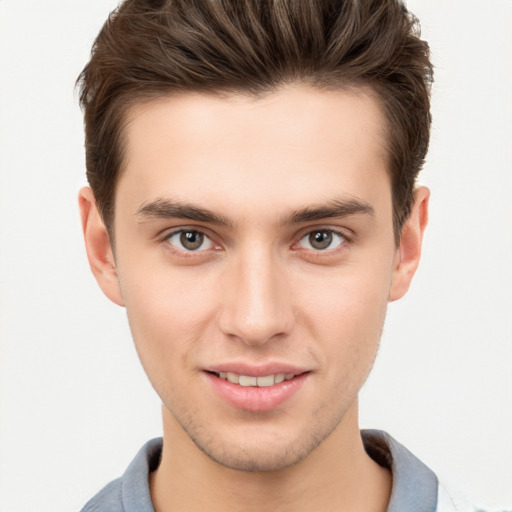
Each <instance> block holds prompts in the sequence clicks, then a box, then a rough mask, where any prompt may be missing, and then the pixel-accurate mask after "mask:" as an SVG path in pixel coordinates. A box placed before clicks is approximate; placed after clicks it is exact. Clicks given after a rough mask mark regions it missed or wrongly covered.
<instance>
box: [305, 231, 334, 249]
mask: <svg viewBox="0 0 512 512" xmlns="http://www.w3.org/2000/svg"><path fill="white" fill-rule="evenodd" d="M309 243H310V244H311V247H314V248H315V249H319V250H323V249H327V248H328V247H329V246H330V245H331V243H332V233H330V232H329V231H316V232H315V233H311V235H309Z"/></svg>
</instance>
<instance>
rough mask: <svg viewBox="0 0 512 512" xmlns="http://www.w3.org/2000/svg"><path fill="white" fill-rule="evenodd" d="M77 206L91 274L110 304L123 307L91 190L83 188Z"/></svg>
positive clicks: (110, 253) (104, 233)
mask: <svg viewBox="0 0 512 512" xmlns="http://www.w3.org/2000/svg"><path fill="white" fill-rule="evenodd" d="M78 204H79V207H80V216H81V218H82V230H83V233H84V240H85V248H86V251H87V258H88V260H89V265H90V267H91V270H92V273H93V274H94V277H95V278H96V281H97V282H98V284H99V285H100V288H101V289H102V291H103V293H104V294H105V295H106V296H107V297H108V298H109V299H110V300H111V301H112V302H114V303H116V304H118V305H119V306H124V300H123V296H122V293H121V288H120V286H119V279H118V276H117V270H116V263H115V259H114V253H113V251H112V247H111V245H110V238H109V235H108V231H107V228H106V227H105V224H104V222H103V219H102V217H101V215H100V212H99V210H98V207H97V205H96V199H95V198H94V194H93V191H92V190H91V188H89V187H84V188H82V189H81V190H80V192H79V194H78Z"/></svg>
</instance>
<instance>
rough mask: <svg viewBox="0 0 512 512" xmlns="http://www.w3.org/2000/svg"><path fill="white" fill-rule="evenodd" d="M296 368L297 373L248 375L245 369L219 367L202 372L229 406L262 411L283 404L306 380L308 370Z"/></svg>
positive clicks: (259, 372) (308, 373)
mask: <svg viewBox="0 0 512 512" xmlns="http://www.w3.org/2000/svg"><path fill="white" fill-rule="evenodd" d="M290 370H291V368H290ZM242 371H243V369H242ZM270 371H272V370H270ZM296 371H297V373H284V372H283V371H281V372H279V373H270V372H268V370H267V371H251V372H250V373H253V375H247V374H246V373H245V372H244V373H235V372H232V371H220V369H219V371H215V370H213V371H212V370H205V371H204V373H203V375H205V377H207V381H209V383H210V385H211V387H212V389H213V391H214V392H215V394H216V395H217V396H218V397H219V398H220V399H221V400H222V401H223V402H224V403H226V404H227V405H228V406H230V407H234V408H235V409H239V410H244V411H251V412H263V411H271V410H275V409H279V408H281V407H284V406H285V405H286V403H288V402H289V401H290V400H291V399H292V397H293V396H294V395H296V394H297V393H298V392H299V390H300V389H301V388H302V387H303V385H304V383H305V382H306V381H308V380H309V377H310V376H311V372H310V371H301V370H296ZM248 373H249V372H248ZM254 373H258V375H254Z"/></svg>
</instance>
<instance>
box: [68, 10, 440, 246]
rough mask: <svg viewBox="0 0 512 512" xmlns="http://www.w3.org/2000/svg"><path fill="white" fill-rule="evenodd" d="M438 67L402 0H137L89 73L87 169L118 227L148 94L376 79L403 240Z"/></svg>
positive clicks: (82, 83) (109, 31) (111, 28)
mask: <svg viewBox="0 0 512 512" xmlns="http://www.w3.org/2000/svg"><path fill="white" fill-rule="evenodd" d="M432 74H433V73H432V65H431V63H430V59H429V48H428V45H427V43H426V42H424V41H422V40H421V39H420V38H419V24H418V21H417V19H416V18H415V17H414V16H413V15H412V14H411V13H409V12H408V11H407V9H406V8H405V7H404V6H403V5H402V4H401V3H400V2H399V1H398V0H126V1H124V2H123V3H122V4H121V5H120V6H119V7H118V8H117V9H116V10H114V11H113V12H112V13H111V15H110V16H109V18H108V20H107V21H106V23H105V24H104V26H103V28H102V29H101V31H100V33H99V35H98V37H97V38H96V40H95V42H94V45H93V48H92V54H91V59H90V61H89V62H88V64H87V65H86V66H85V68H84V70H83V71H82V73H81V74H80V76H79V79H78V84H79V87H80V103H81V106H82V108H83V110H84V116H85V147H86V166H87V178H88V180H89V183H90V185H91V187H92V189H93V192H94V195H95V198H96V201H97V203H98V206H99V209H100V212H101V214H102V216H103V219H104V221H105V223H106V225H107V227H110V228H111V227H112V220H113V215H114V199H115V185H116V182H117V179H118V176H119V173H120V172H121V169H122V163H123V123H124V119H125V117H126V112H127V110H128V109H129V108H130V107H131V106H133V105H134V104H136V103H140V102H143V101H148V100H151V99H154V98H157V97H160V96H162V95H167V94H172V93H176V92H186V91H191V92H204V93H222V92H224V93H225V92H236V93H240V92H241V93H245V94H253V95H258V94H261V93H264V92H268V91H271V90H274V89H276V88H278V87H279V86H282V85H284V84H286V83H290V82H294V83H303V84H307V85H309V86H312V87H316V88H318V89H325V88H329V89H333V88H334V89H343V88H350V87H356V88H357V87H363V88H366V89H368V88H369V89H370V90H371V91H372V93H373V94H374V95H375V96H376V97H377V99H378V100H379V103H380V105H381V107H382V109H383V112H384V115H385V118H386V122H387V125H386V131H387V134H386V135H387V141H386V142H387V145H388V147H387V150H388V154H389V163H388V165H389V171H390V175H391V181H392V190H393V222H394V229H395V235H396V238H397V240H398V239H399V238H400V232H401V227H402V225H403V222H404V220H405V219H406V218H407V217H408V215H409V213H410V210H411V206H412V203H413V190H414V184H415V180H416V177H417V175H418V172H419V171H420V169H421V167H422V165H423V162H424V158H425V155H426V152H427V148H428V141H429V134H430V124H431V116H430V88H431V84H432Z"/></svg>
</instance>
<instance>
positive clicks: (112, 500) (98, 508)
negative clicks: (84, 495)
mask: <svg viewBox="0 0 512 512" xmlns="http://www.w3.org/2000/svg"><path fill="white" fill-rule="evenodd" d="M121 487H122V479H121V478H118V479H117V480H114V481H113V482H110V483H109V484H108V485H106V486H105V487H103V489H102V490H101V491H100V492H99V493H98V494H96V495H95V496H94V497H93V498H91V499H90V500H89V501H88V502H87V503H86V504H85V506H84V508H83V509H82V511H81V512H124V511H123V495H122V490H121Z"/></svg>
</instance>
